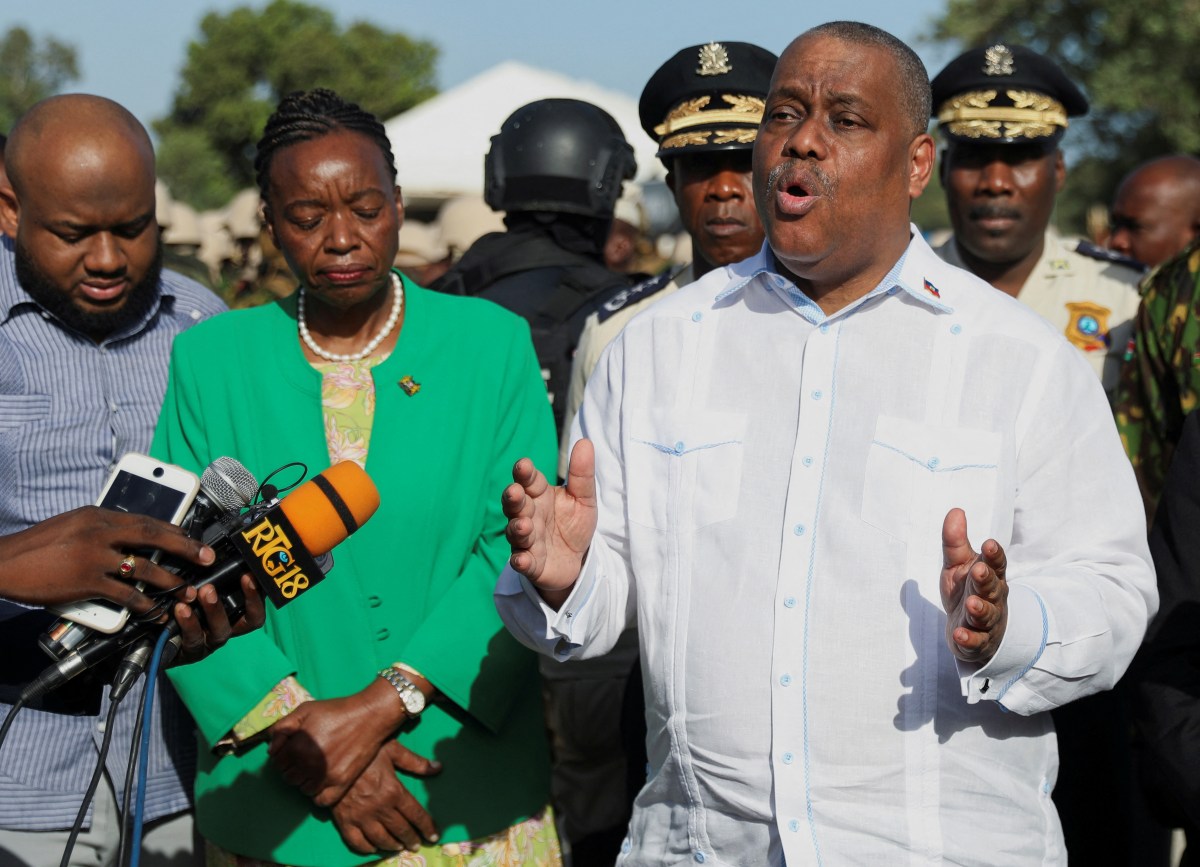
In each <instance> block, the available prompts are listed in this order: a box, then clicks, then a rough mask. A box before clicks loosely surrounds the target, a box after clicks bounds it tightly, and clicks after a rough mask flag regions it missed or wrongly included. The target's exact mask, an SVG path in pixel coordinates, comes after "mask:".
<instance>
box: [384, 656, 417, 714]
mask: <svg viewBox="0 0 1200 867" xmlns="http://www.w3.org/2000/svg"><path fill="white" fill-rule="evenodd" d="M379 676H380V677H382V678H383V679H384V680H386V681H387V682H388V683H390V684H391V685H392V686H393V687H394V688H395V690H396V695H398V696H399V697H400V701H401V703H402V704H403V705H404V710H405V712H406V713H407V714H408V715H409V716H411V717H418V716H420V715H421V712H422V711H424V710H425V693H423V692H421V690H420V689H419V688H418V687H417V685H416V684H415V683H413V682H412V681H411V680H409V679H408V677H407V676H406V675H405V674H404V672H402V671H400V669H398V668H396V667H395V666H392V665H389V666H388V667H387V668H384V669H382V670H381V671H380V672H379Z"/></svg>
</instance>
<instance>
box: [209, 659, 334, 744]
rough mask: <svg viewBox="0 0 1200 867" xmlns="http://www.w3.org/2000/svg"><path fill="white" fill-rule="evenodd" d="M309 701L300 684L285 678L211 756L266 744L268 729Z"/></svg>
mask: <svg viewBox="0 0 1200 867" xmlns="http://www.w3.org/2000/svg"><path fill="white" fill-rule="evenodd" d="M311 700H312V694H311V693H309V691H308V690H307V689H305V688H304V687H303V686H301V685H300V681H298V680H296V678H295V677H293V676H290V675H289V676H288V677H285V678H284V679H283V680H281V681H279V683H277V684H275V686H273V687H271V691H270V692H269V693H267V694H266V695H265V696H264V697H263V698H262V700H261V701H259V703H258V704H256V705H255V706H254V707H253V708H252V709H251V710H250V712H249V713H248V714H246V715H245V716H244V717H242V718H241V719H240V720H238V721H237V722H236V723H234V725H233V729H232V730H230V732H229V734H228V735H226V736H225V737H223V738H221V739H220V740H219V741H217V743H216V746H214V747H213V752H215V753H217V755H229V754H230V753H236V752H240V751H242V750H244V749H247V748H249V747H251V746H253V745H254V744H256V743H258V742H259V741H261V740H265V738H266V733H267V730H268V729H270V728H271V726H273V725H275V723H277V722H279V720H281V719H283V718H284V717H285V716H287V715H288V714H290V713H291V712H292V711H294V710H295V709H296V708H298V707H299V706H300V705H302V704H303V703H304V702H306V701H311Z"/></svg>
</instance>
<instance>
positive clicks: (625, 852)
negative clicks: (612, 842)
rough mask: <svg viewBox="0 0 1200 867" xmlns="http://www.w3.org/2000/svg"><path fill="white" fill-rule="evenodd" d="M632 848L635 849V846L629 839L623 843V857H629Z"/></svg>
mask: <svg viewBox="0 0 1200 867" xmlns="http://www.w3.org/2000/svg"><path fill="white" fill-rule="evenodd" d="M632 848H633V844H632V843H630V842H629V840H628V839H625V840H622V841H621V854H622V855H628V854H629V850H630V849H632Z"/></svg>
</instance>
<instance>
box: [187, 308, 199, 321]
mask: <svg viewBox="0 0 1200 867" xmlns="http://www.w3.org/2000/svg"><path fill="white" fill-rule="evenodd" d="M188 316H190V317H192V318H193V319H199V318H200V311H199V310H189V311H188Z"/></svg>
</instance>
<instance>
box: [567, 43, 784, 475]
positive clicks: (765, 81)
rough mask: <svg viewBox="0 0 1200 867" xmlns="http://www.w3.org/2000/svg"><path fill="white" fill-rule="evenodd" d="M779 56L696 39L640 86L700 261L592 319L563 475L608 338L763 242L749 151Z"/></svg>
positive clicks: (577, 366) (643, 115) (649, 129)
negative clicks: (648, 309) (699, 42)
mask: <svg viewBox="0 0 1200 867" xmlns="http://www.w3.org/2000/svg"><path fill="white" fill-rule="evenodd" d="M777 59H778V58H777V57H776V56H775V55H774V54H772V53H771V52H770V51H767V50H766V49H765V48H759V47H758V46H757V45H751V44H750V43H747V42H709V43H707V44H705V45H692V46H689V47H687V48H683V49H680V50H679V51H678V52H676V53H675V55H674V56H673V57H672V58H671V59H670V60H668V61H667V62H666V63H664V64H663V65H662V66H660V67H659V68H658V70H657V71H656V72H655V73H654V74H653V75H652V76H650V80H649V81H648V82H647V83H646V86H645V88H644V89H643V90H642V97H641V100H640V101H639V103H638V114H639V117H640V120H641V122H642V129H644V130H645V131H646V135H648V136H650V138H652V139H654V140H655V141H656V142H658V153H657V154H656V156H657V157H658V158H659V159H660V160H662V161H663V164H664V165H665V166H666V168H667V186H668V187H670V189H671V192H672V193H674V195H675V204H676V205H677V206H678V208H679V216H680V219H681V220H682V221H683V227H684V229H685V230H686V231H687V233H688V235H690V236H691V239H692V253H693V261H692V263H691V264H690V265H688V266H686V267H685V268H682V269H679V270H677V271H673V272H671V271H669V272H667V273H665V274H661V275H659V276H658V277H655V278H653V279H651V280H647V281H645V282H644V283H641V284H639V285H637V286H634V287H632V288H627V289H623V290H621V291H619V292H617V293H615V294H614V295H612V297H610V298H608V299H607V300H606V301H605V302H604V303H602V304H601V305H600V309H599V310H598V311H597V313H595V314H593V316H592V319H591V320H590V321H589V322H588V323H587V324H586V325H585V326H584V331H583V334H582V336H581V337H580V340H579V345H578V347H577V348H576V350H575V359H574V361H573V363H572V367H571V380H570V386H569V389H568V391H567V422H568V423H567V424H565V425H564V426H563V433H562V436H563V442H562V448H561V449H560V451H559V475H565V473H566V464H567V455H568V454H569V451H568V448H567V447H568V446H569V445H570V436H571V430H570V423H569V422H570V420H571V419H573V418H574V417H575V413H576V412H577V411H578V410H579V405H580V404H581V403H582V402H583V388H584V385H585V384H586V383H587V378H588V376H590V375H591V372H592V368H593V367H595V366H596V362H597V361H598V360H599V358H600V352H601V351H602V350H603V349H604V347H605V346H607V345H608V343H609V341H610V340H612V339H613V338H614V337H616V336H617V333H618V332H620V330H621V329H622V328H624V327H625V323H626V322H628V321H629V320H630V319H632V318H633V317H634V316H635V315H636V314H637V313H639V312H641V311H642V310H643V309H645V308H646V307H647V306H649V305H650V304H652V303H654V302H656V301H659V300H661V299H663V298H665V297H667V296H668V295H670V294H671V293H672V292H674V291H675V290H676V289H678V288H680V287H681V286H686V285H687V284H688V283H691V282H692V281H693V280H697V279H699V278H700V277H703V276H704V275H705V274H707V273H708V272H709V271H711V270H712V269H713V268H719V267H721V266H723V265H729V264H732V263H733V262H740V261H741V260H742V259H746V258H749V257H750V256H753V255H754V254H755V253H757V252H758V250H759V248H760V247H761V246H762V242H763V230H762V224H761V223H759V220H758V213H757V211H756V210H755V208H754V196H753V194H752V192H751V189H750V155H751V153H752V152H753V150H754V140H755V138H756V137H757V135H758V125H759V122H760V121H762V114H763V106H764V105H765V103H766V97H767V90H768V89H769V88H770V85H771V73H772V72H773V71H774V70H775V61H776V60H777Z"/></svg>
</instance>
